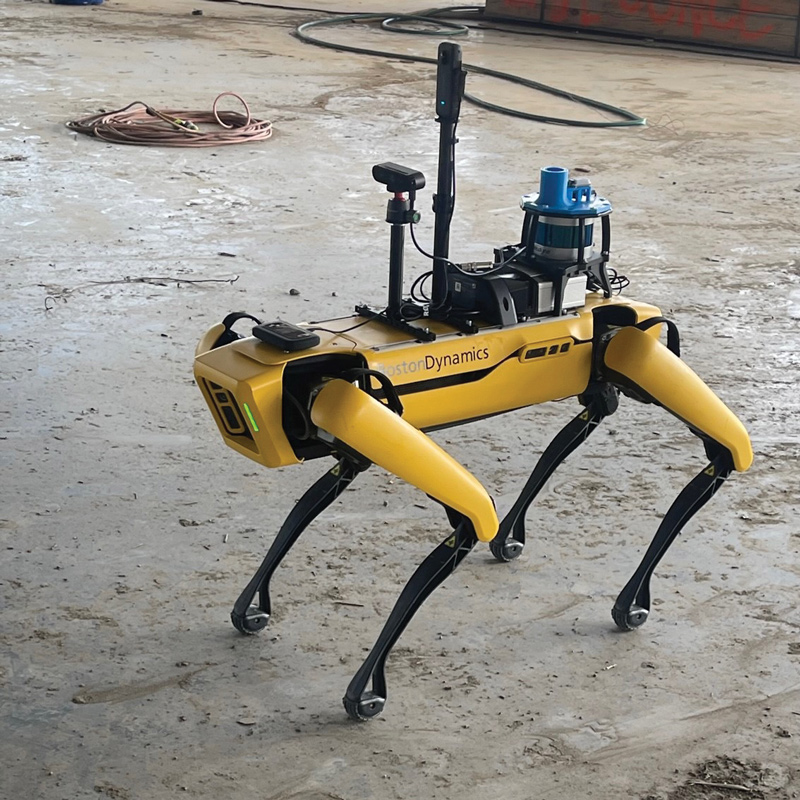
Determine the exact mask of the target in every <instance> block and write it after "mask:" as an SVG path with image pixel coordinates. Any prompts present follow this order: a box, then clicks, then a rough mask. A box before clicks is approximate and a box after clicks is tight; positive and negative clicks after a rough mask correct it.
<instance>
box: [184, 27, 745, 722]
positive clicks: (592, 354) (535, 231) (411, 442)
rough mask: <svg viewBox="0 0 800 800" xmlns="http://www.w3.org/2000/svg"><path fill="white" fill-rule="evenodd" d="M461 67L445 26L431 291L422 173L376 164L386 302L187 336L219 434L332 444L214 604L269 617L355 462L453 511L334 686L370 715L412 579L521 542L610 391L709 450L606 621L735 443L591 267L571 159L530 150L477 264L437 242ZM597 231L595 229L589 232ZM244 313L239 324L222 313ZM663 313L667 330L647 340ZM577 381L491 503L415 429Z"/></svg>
mask: <svg viewBox="0 0 800 800" xmlns="http://www.w3.org/2000/svg"><path fill="white" fill-rule="evenodd" d="M465 76H466V73H465V72H464V70H463V69H462V66H461V51H460V48H459V47H458V46H457V45H454V44H451V43H443V44H441V45H440V47H439V53H438V69H437V88H436V112H437V122H438V123H439V125H440V126H441V128H440V137H439V167H438V184H437V191H436V194H435V195H434V198H433V210H434V213H435V230H434V247H433V254H432V256H431V258H432V264H433V267H432V272H431V273H429V277H430V278H431V291H430V296H429V297H428V296H427V295H425V294H424V293H422V290H421V288H420V282H419V281H418V282H417V283H416V284H415V289H416V291H414V290H413V289H412V296H411V297H410V298H408V297H404V292H403V246H404V236H405V228H406V226H408V225H411V226H412V227H411V232H412V235H413V232H414V229H413V224H414V223H415V222H416V221H417V220H418V219H419V215H418V212H417V211H415V209H414V201H415V198H416V193H417V192H418V191H419V190H420V189H422V188H423V187H424V185H425V177H424V176H423V175H422V173H421V172H418V171H416V170H413V169H409V168H407V167H403V166H400V165H398V164H394V163H383V164H378V165H376V166H375V167H373V170H372V174H373V177H374V178H375V180H376V181H378V182H379V183H381V184H383V185H385V186H386V188H387V190H388V191H389V192H390V193H391V198H390V199H389V201H388V209H387V214H386V220H387V222H388V223H389V224H390V225H391V246H390V261H389V269H390V277H389V297H388V302H387V305H386V307H385V308H384V309H381V310H376V309H372V308H370V307H368V306H358V307H356V309H355V311H356V316H355V317H348V318H346V319H334V320H329V321H326V322H322V323H318V324H311V325H293V324H290V323H287V322H283V321H276V322H267V323H263V324H262V323H260V321H259V320H257V319H255V318H252V317H249V315H247V314H244V313H243V312H242V313H234V314H230V315H228V317H226V319H225V320H224V321H223V322H222V323H220V324H218V325H215V326H214V327H212V328H211V329H210V330H209V331H208V332H207V333H206V334H205V335H204V336H203V338H202V339H201V341H200V343H199V345H198V348H197V354H196V359H195V376H196V379H197V384H198V386H199V387H200V390H201V391H202V393H203V396H204V397H205V399H206V402H207V403H208V407H209V409H210V410H211V414H212V415H213V417H214V419H215V421H216V423H217V426H218V427H219V431H220V433H221V434H222V437H223V439H224V440H225V442H226V444H228V445H229V446H230V447H232V448H233V449H234V450H237V451H238V452H239V453H241V454H242V455H245V456H247V457H248V458H250V459H252V460H254V461H257V462H259V463H260V464H263V465H265V466H267V467H282V466H286V465H289V464H299V463H301V462H303V461H310V460H312V459H316V458H322V457H326V456H331V457H333V458H334V459H335V461H336V463H335V465H334V466H333V468H332V469H330V470H329V471H328V472H327V473H325V474H324V475H323V476H322V477H321V478H320V479H319V480H318V481H317V482H316V483H315V484H314V485H313V486H312V487H311V488H310V489H309V490H308V491H307V492H306V493H305V494H304V495H303V497H302V498H301V499H300V500H299V501H298V503H297V504H296V505H295V507H294V508H293V509H292V511H291V513H290V514H289V516H288V517H287V519H286V521H285V522H284V524H283V526H282V527H281V529H280V531H279V532H278V535H277V537H276V538H275V540H274V541H273V543H272V546H271V547H270V549H269V552H268V553H267V555H266V557H265V559H264V561H263V563H262V564H261V566H260V567H259V569H258V570H257V572H256V573H255V575H253V577H252V579H251V580H250V582H249V583H248V584H247V586H246V588H245V589H244V591H243V592H242V594H241V596H240V597H239V599H238V600H237V601H236V603H235V605H234V607H233V611H232V612H231V619H232V620H233V624H234V626H235V627H236V628H237V629H238V630H240V631H241V632H242V633H247V634H254V633H257V632H258V631H260V630H261V629H263V628H264V627H265V626H266V625H267V622H268V620H269V616H270V611H271V606H270V597H269V582H270V578H271V577H272V574H273V573H274V571H275V569H276V568H277V566H278V564H280V562H281V560H282V559H283V557H284V556H285V555H286V554H287V553H288V552H289V550H290V548H291V547H292V545H293V544H294V543H295V541H296V540H297V538H298V537H299V536H300V534H301V533H302V532H303V530H304V529H305V527H306V526H307V525H308V524H309V523H310V522H311V521H312V520H313V519H314V518H315V517H316V516H317V515H318V514H320V513H321V512H322V511H323V510H324V509H325V508H326V507H327V506H328V505H330V503H332V502H333V501H334V500H335V499H336V498H337V497H338V496H339V494H341V492H343V491H344V490H345V489H346V488H347V486H348V485H349V484H350V482H351V481H352V480H353V479H354V478H355V477H356V476H357V475H358V474H359V473H360V472H362V471H363V470H365V469H367V468H368V467H369V466H370V465H371V464H373V463H374V464H378V465H379V466H381V467H383V468H384V469H386V470H388V471H389V472H391V473H394V474H395V475H397V476H399V477H400V478H402V479H403V480H406V481H408V482H409V483H411V484H413V485H414V486H416V487H417V488H419V489H421V490H422V491H423V492H425V493H426V494H428V495H429V496H430V497H432V498H433V499H435V500H436V501H438V502H439V503H441V504H442V505H443V506H444V509H445V511H446V512H447V517H448V520H449V522H450V525H451V526H452V528H453V531H452V532H451V533H449V534H448V535H447V537H446V538H445V539H444V541H443V542H442V543H441V544H440V545H439V546H438V547H436V549H434V550H433V552H432V553H431V554H430V555H429V556H428V557H427V558H426V559H425V560H424V561H423V562H422V564H420V566H419V567H418V568H417V570H416V572H415V573H414V574H413V576H412V577H411V579H410V580H409V582H408V584H407V585H406V586H405V588H404V589H403V591H402V593H401V594H400V597H399V598H398V600H397V603H396V605H395V607H394V609H393V610H392V612H391V614H390V615H389V618H388V620H387V621H386V624H385V625H384V627H383V630H382V631H381V633H380V635H379V637H378V639H377V641H376V643H375V645H374V647H373V648H372V650H371V651H370V653H369V655H368V656H367V658H366V660H365V661H364V663H363V664H362V666H361V668H360V669H359V670H358V672H357V673H356V675H355V677H354V678H353V680H352V681H351V682H350V685H349V686H348V688H347V693H346V694H345V697H344V706H345V709H346V711H347V714H348V715H349V716H350V717H352V718H354V719H359V720H363V719H368V718H371V717H375V716H377V715H378V714H380V713H381V711H382V710H383V708H384V705H385V703H386V698H387V689H386V676H385V665H386V659H387V657H388V655H389V652H390V651H391V649H392V647H393V646H394V644H395V643H396V642H397V640H398V638H399V637H400V635H401V633H402V632H403V630H404V629H405V627H406V625H407V624H408V623H409V621H410V620H411V618H412V617H413V615H414V614H415V612H416V611H417V610H418V609H419V607H420V606H421V605H422V603H423V602H424V601H425V599H426V598H427V597H428V596H429V595H430V594H431V593H432V592H433V591H434V589H435V588H436V587H437V586H439V585H440V584H441V583H442V582H443V581H444V580H445V578H446V577H447V576H448V575H449V574H450V573H451V572H453V571H454V570H455V569H456V567H457V566H458V565H459V563H460V562H461V561H462V560H463V559H464V557H465V556H466V555H467V554H468V553H469V552H470V550H472V548H473V547H474V546H475V544H476V543H477V542H478V540H480V541H482V542H488V543H489V547H490V548H491V552H492V553H493V555H494V556H495V558H497V559H498V560H500V561H511V560H512V559H515V558H518V557H519V555H520V553H521V552H522V549H523V547H524V544H525V514H526V512H527V510H528V507H529V506H530V504H531V502H532V501H533V500H534V498H535V497H536V495H537V494H538V492H539V491H540V490H541V488H542V486H543V485H544V483H545V482H546V481H547V479H548V478H549V476H550V475H551V474H552V473H553V471H554V470H555V468H556V467H557V466H558V465H559V464H560V463H561V462H562V461H563V460H564V459H565V458H566V457H567V456H568V455H569V454H570V453H572V452H573V450H575V449H576V448H577V447H578V445H580V444H581V442H583V441H584V440H585V439H586V438H587V437H588V436H589V434H591V433H592V431H593V430H594V429H595V428H596V427H597V426H598V424H599V423H600V421H601V420H602V419H603V418H604V417H606V416H608V415H609V414H613V413H614V411H615V410H616V408H617V404H618V399H619V394H620V392H621V393H622V394H624V395H626V396H628V397H631V398H633V399H635V400H638V401H640V402H643V403H652V404H655V405H658V406H662V407H663V408H665V409H666V410H667V411H669V412H670V413H672V414H674V415H675V416H676V417H678V419H680V420H682V421H683V422H684V423H686V425H687V426H688V427H689V429H690V430H691V431H692V432H693V433H694V434H696V435H697V437H698V438H699V439H700V440H701V441H702V443H703V447H704V448H705V452H706V456H707V458H708V460H709V462H710V463H709V464H708V465H707V466H706V467H704V468H703V469H702V470H701V471H700V473H699V474H698V475H697V476H696V477H695V478H694V479H693V480H691V481H690V482H689V484H688V485H687V486H686V487H685V488H684V489H683V491H682V492H681V493H680V494H679V495H678V497H677V499H676V500H675V502H674V503H673V504H672V506H671V507H670V509H669V510H668V512H667V514H666V516H665V517H664V518H663V520H662V521H661V524H660V525H659V527H658V530H657V531H656V534H655V537H654V538H653V541H652V544H651V545H650V547H649V549H648V550H647V552H646V554H645V556H644V558H643V559H642V562H641V564H640V565H639V567H638V568H637V569H636V571H635V572H634V573H633V576H632V577H631V579H630V581H628V583H627V584H626V586H625V587H624V588H623V590H622V591H621V592H620V594H619V597H618V598H617V600H616V602H615V604H614V607H613V609H612V612H611V613H612V617H613V619H614V622H615V623H616V624H617V625H618V626H619V627H620V628H621V629H623V630H632V629H634V628H638V627H639V626H640V625H643V624H644V623H645V621H646V620H647V616H648V614H649V613H650V577H651V576H652V574H653V570H654V569H655V567H656V565H657V564H658V563H659V561H660V560H661V558H662V556H663V555H664V553H665V552H666V551H667V549H668V548H669V546H670V545H671V544H672V542H673V540H674V539H675V537H676V536H677V535H678V533H679V532H680V531H681V529H682V528H683V526H684V525H685V524H686V522H687V521H688V520H689V519H690V518H691V517H692V515H693V514H694V513H695V512H696V511H697V510H698V509H700V508H701V507H702V506H703V505H704V504H705V503H706V502H707V501H708V500H709V499H710V498H711V496H712V495H713V494H714V493H715V492H716V491H717V489H719V488H720V486H722V484H723V482H724V481H725V479H726V478H727V476H728V475H729V474H730V472H731V471H732V470H734V469H736V470H739V471H744V470H746V469H747V468H748V467H749V466H750V463H751V461H752V457H753V456H752V449H751V445H750V440H749V438H748V435H747V432H746V431H745V429H744V426H743V425H742V423H741V422H740V421H739V420H738V419H737V417H736V416H735V415H734V414H733V413H732V412H731V411H730V410H729V409H728V408H727V407H726V406H725V405H724V404H723V403H722V401H721V400H720V399H719V398H718V397H717V396H716V395H715V394H714V393H713V392H712V391H711V389H709V388H708V387H707V386H706V385H705V383H703V381H702V380H701V379H700V378H699V377H698V376H697V375H696V374H695V373H694V372H693V371H692V370H691V369H690V368H689V367H688V366H686V364H684V362H683V361H682V360H681V359H680V348H679V340H678V333H677V329H676V328H675V326H674V324H673V323H671V322H670V321H668V320H666V319H664V317H662V316H661V314H660V312H659V310H658V309H657V308H655V307H654V306H652V305H647V304H645V303H640V302H636V301H632V300H628V299H625V298H623V297H621V296H620V294H619V291H618V289H619V288H620V284H621V279H620V278H619V277H618V276H616V274H615V273H614V271H613V270H611V268H608V267H607V262H608V259H609V247H610V238H611V236H610V230H611V229H610V220H609V215H610V213H611V205H610V204H609V203H608V202H607V201H606V200H605V199H603V198H601V197H598V196H597V194H596V192H595V191H594V190H593V189H592V187H591V185H590V183H589V181H588V180H587V179H586V178H577V179H575V178H573V179H570V177H569V175H568V172H567V170H565V169H562V168H560V167H546V168H544V169H543V170H542V171H541V183H540V190H539V192H538V193H535V194H530V195H525V196H524V197H523V198H522V201H521V207H522V210H523V212H524V219H523V224H522V235H521V238H520V242H519V244H517V245H513V246H504V247H500V248H497V249H495V251H494V258H493V262H491V263H490V264H489V265H488V266H483V267H480V266H479V267H476V266H475V265H472V266H469V265H458V264H455V263H453V262H452V261H451V260H450V259H449V258H448V252H449V227H450V220H451V217H452V213H453V205H454V192H453V189H454V175H455V171H454V170H455V165H454V157H455V144H456V141H457V140H456V137H455V133H456V124H457V121H458V115H459V110H460V104H461V98H462V96H463V89H464V78H465ZM596 239H599V246H596V245H595V240H596ZM242 318H250V319H253V321H255V322H256V323H258V324H257V325H256V326H255V327H254V328H253V331H252V332H253V335H252V336H250V337H246V338H245V337H242V336H240V335H239V334H238V333H236V332H235V331H234V330H233V329H232V326H233V324H234V323H235V322H236V321H237V320H240V319H242ZM663 328H665V329H666V334H667V337H666V341H667V344H666V345H663V344H661V343H660V341H659V335H660V333H661V332H662V329H663ZM568 397H576V398H577V400H578V402H579V403H580V406H581V410H580V412H579V413H578V414H577V416H576V417H575V418H574V419H573V420H572V421H571V422H569V423H568V424H567V425H566V427H564V429H563V430H561V432H560V433H558V435H557V436H556V437H555V439H554V440H553V441H552V442H551V443H550V445H549V446H548V447H547V448H546V450H545V451H544V454H543V455H542V457H541V458H540V460H539V462H538V464H537V465H536V467H535V468H534V470H533V472H532V473H531V476H530V478H529V479H528V481H527V483H526V484H525V486H524V487H523V489H522V492H521V493H520V495H519V498H518V499H517V501H516V502H515V503H514V505H513V506H512V508H511V510H510V511H509V512H508V514H507V515H506V516H505V517H504V518H503V520H502V521H498V517H497V514H496V511H495V507H494V503H493V502H492V499H491V498H490V497H489V495H488V493H487V492H486V489H484V487H483V486H482V485H481V484H480V483H479V482H478V480H477V479H476V478H475V477H474V476H473V475H472V474H471V473H470V472H468V471H467V470H466V469H465V468H464V467H463V466H462V465H461V464H459V463H458V462H457V461H455V460H454V459H453V458H452V457H451V456H450V455H448V454H447V453H446V452H445V451H444V450H443V449H442V448H441V447H439V445H437V444H436V443H435V442H434V441H433V440H432V439H430V438H429V437H428V436H427V432H428V431H434V430H438V429H440V428H446V427H450V426H455V425H462V424H465V423H468V422H471V421H473V420H478V419H482V418H484V417H489V416H492V415H494V414H502V413H504V412H506V411H512V410H514V409H520V408H526V407H528V406H534V405H536V404H538V403H544V402H546V401H549V400H559V399H564V398H568Z"/></svg>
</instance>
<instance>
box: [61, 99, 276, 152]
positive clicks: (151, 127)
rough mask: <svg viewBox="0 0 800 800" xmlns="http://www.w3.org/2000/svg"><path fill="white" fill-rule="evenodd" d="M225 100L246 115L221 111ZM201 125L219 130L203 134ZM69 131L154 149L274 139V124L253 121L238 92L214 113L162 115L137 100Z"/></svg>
mask: <svg viewBox="0 0 800 800" xmlns="http://www.w3.org/2000/svg"><path fill="white" fill-rule="evenodd" d="M223 97H235V98H236V99H237V100H239V102H241V104H242V105H243V106H244V110H245V113H244V114H242V113H239V112H238V111H219V110H218V109H217V104H218V103H219V101H220V100H221V99H222V98H223ZM200 125H206V126H208V125H214V126H215V127H214V128H213V129H211V130H209V129H208V128H206V129H205V130H203V129H201V128H200V127H199V126H200ZM67 127H68V128H69V129H70V130H73V131H78V133H85V134H87V135H88V136H95V137H96V138H98V139H103V141H106V142H113V143H115V144H138V145H144V146H150V147H216V146H218V145H223V144H242V143H245V142H256V141H262V140H264V139H269V138H270V136H272V123H271V122H270V121H269V120H260V119H253V117H252V116H251V115H250V107H249V106H248V105H247V103H246V102H245V100H244V99H243V98H242V97H240V96H239V95H238V94H236V93H235V92H223V93H222V94H220V95H218V96H217V98H216V99H215V100H214V103H213V105H212V107H211V111H174V110H171V109H168V110H162V111H159V110H157V109H155V108H153V107H152V106H149V105H147V103H143V102H141V101H139V100H137V101H135V102H133V103H130V104H129V105H127V106H125V107H124V108H120V109H117V110H116V111H108V112H103V113H100V114H94V115H92V116H90V117H84V118H83V119H78V120H74V121H72V122H68V123H67Z"/></svg>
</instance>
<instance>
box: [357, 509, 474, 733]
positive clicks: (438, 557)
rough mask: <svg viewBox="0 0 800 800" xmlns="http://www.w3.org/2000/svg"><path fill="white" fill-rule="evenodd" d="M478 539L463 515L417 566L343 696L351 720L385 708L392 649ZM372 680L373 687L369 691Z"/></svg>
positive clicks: (376, 713) (371, 714)
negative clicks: (447, 534) (386, 668)
mask: <svg viewBox="0 0 800 800" xmlns="http://www.w3.org/2000/svg"><path fill="white" fill-rule="evenodd" d="M454 514H457V512H450V513H448V516H450V517H451V519H452V518H453V515H454ZM477 541H478V537H477V536H476V535H475V530H474V528H473V527H472V523H471V522H470V521H469V520H468V519H467V518H466V517H461V521H460V522H459V523H458V525H457V526H456V529H455V531H454V532H453V533H452V534H451V535H450V536H448V537H447V539H445V540H444V541H443V542H442V543H441V544H440V545H439V546H438V547H437V548H436V549H435V550H434V551H433V552H432V553H431V554H430V555H429V556H428V557H427V558H426V559H425V560H424V561H423V562H422V563H421V564H420V565H419V567H417V569H416V571H415V572H414V574H413V575H412V576H411V578H410V580H409V581H408V583H407V584H406V585H405V587H404V588H403V591H402V592H401V593H400V597H398V599H397V602H396V603H395V606H394V608H393V609H392V613H391V614H390V615H389V618H388V619H387V620H386V624H385V625H384V626H383V629H382V630H381V632H380V635H379V636H378V639H377V641H376V642H375V645H374V646H373V648H372V650H370V652H369V655H368V656H367V657H366V659H365V660H364V663H363V664H362V665H361V667H360V669H359V670H358V672H357V673H356V674H355V676H354V677H353V680H352V681H350V685H349V686H348V687H347V692H346V693H345V696H344V697H343V698H342V702H343V703H344V708H345V711H347V715H348V716H349V717H350V718H351V719H356V720H366V719H370V718H372V717H375V716H377V715H378V714H380V713H381V711H383V708H384V706H385V704H386V698H387V696H388V695H387V691H386V673H385V667H386V659H387V657H388V655H389V652H390V651H391V649H392V648H393V647H394V645H395V643H396V642H397V640H398V639H399V638H400V635H401V634H402V633H403V631H404V630H405V628H406V626H407V625H408V623H409V622H410V621H411V619H412V617H413V616H414V614H415V613H416V612H417V610H418V609H419V608H420V606H421V605H422V604H423V603H424V602H425V600H426V599H427V598H428V597H429V596H430V595H431V593H432V592H433V591H434V589H436V587H437V586H439V585H441V584H442V582H443V581H444V580H445V578H447V576H448V575H450V574H451V573H453V572H454V571H455V569H456V567H458V565H459V564H460V563H461V562H462V561H463V560H464V558H465V557H466V556H467V554H468V553H469V552H470V551H471V550H472V548H473V547H475V544H476V543H477ZM370 682H371V684H372V686H371V689H370V690H367V684H369V683H370Z"/></svg>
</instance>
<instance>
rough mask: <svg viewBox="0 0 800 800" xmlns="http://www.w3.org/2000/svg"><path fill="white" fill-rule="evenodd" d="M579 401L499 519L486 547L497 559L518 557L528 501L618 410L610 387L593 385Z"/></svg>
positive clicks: (617, 397) (530, 501)
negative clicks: (578, 410) (580, 407)
mask: <svg viewBox="0 0 800 800" xmlns="http://www.w3.org/2000/svg"><path fill="white" fill-rule="evenodd" d="M580 400H581V402H583V403H584V404H585V408H584V409H583V411H581V413H580V414H578V415H577V416H576V417H575V418H574V419H573V420H571V421H570V422H568V423H567V424H566V425H565V426H564V428H562V429H561V431H559V433H558V434H557V436H556V437H555V439H553V441H552V442H550V444H549V445H548V446H547V449H546V450H545V451H544V453H542V455H541V458H540V459H539V461H538V462H537V464H536V466H535V467H534V469H533V472H532V473H531V476H530V477H529V478H528V480H527V482H526V483H525V486H524V487H523V489H522V491H521V492H520V494H519V497H518V498H517V500H516V501H515V503H514V505H513V506H512V507H511V510H510V511H509V512H508V514H506V516H505V517H504V518H503V520H502V521H501V522H500V528H499V530H498V532H497V536H495V538H494V539H493V540H492V541H491V542H490V543H489V549H490V550H491V551H492V555H493V556H494V557H495V558H496V559H497V560H498V561H512V560H513V559H515V558H519V556H520V555H521V553H522V549H523V547H524V546H525V514H526V512H527V511H528V508H529V507H530V505H531V503H532V502H533V501H534V499H535V498H536V496H537V495H538V494H539V492H540V491H541V490H542V487H543V486H544V485H545V483H546V482H547V479H548V478H549V477H550V476H551V475H552V474H553V472H554V471H555V470H556V467H558V465H559V464H561V463H562V462H563V461H564V459H566V457H567V456H568V455H570V453H572V452H573V451H574V450H576V449H577V447H578V446H579V445H580V444H582V443H583V442H585V441H586V439H588V438H589V434H591V433H592V431H594V429H595V428H596V427H597V426H598V425H599V424H600V422H601V421H602V420H603V418H604V417H607V416H609V415H610V414H613V413H614V412H615V411H616V410H617V406H618V404H619V395H618V392H617V390H616V389H615V388H614V387H613V386H609V385H608V384H595V385H593V386H590V387H589V389H587V391H586V392H585V393H584V394H583V395H581V398H580Z"/></svg>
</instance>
